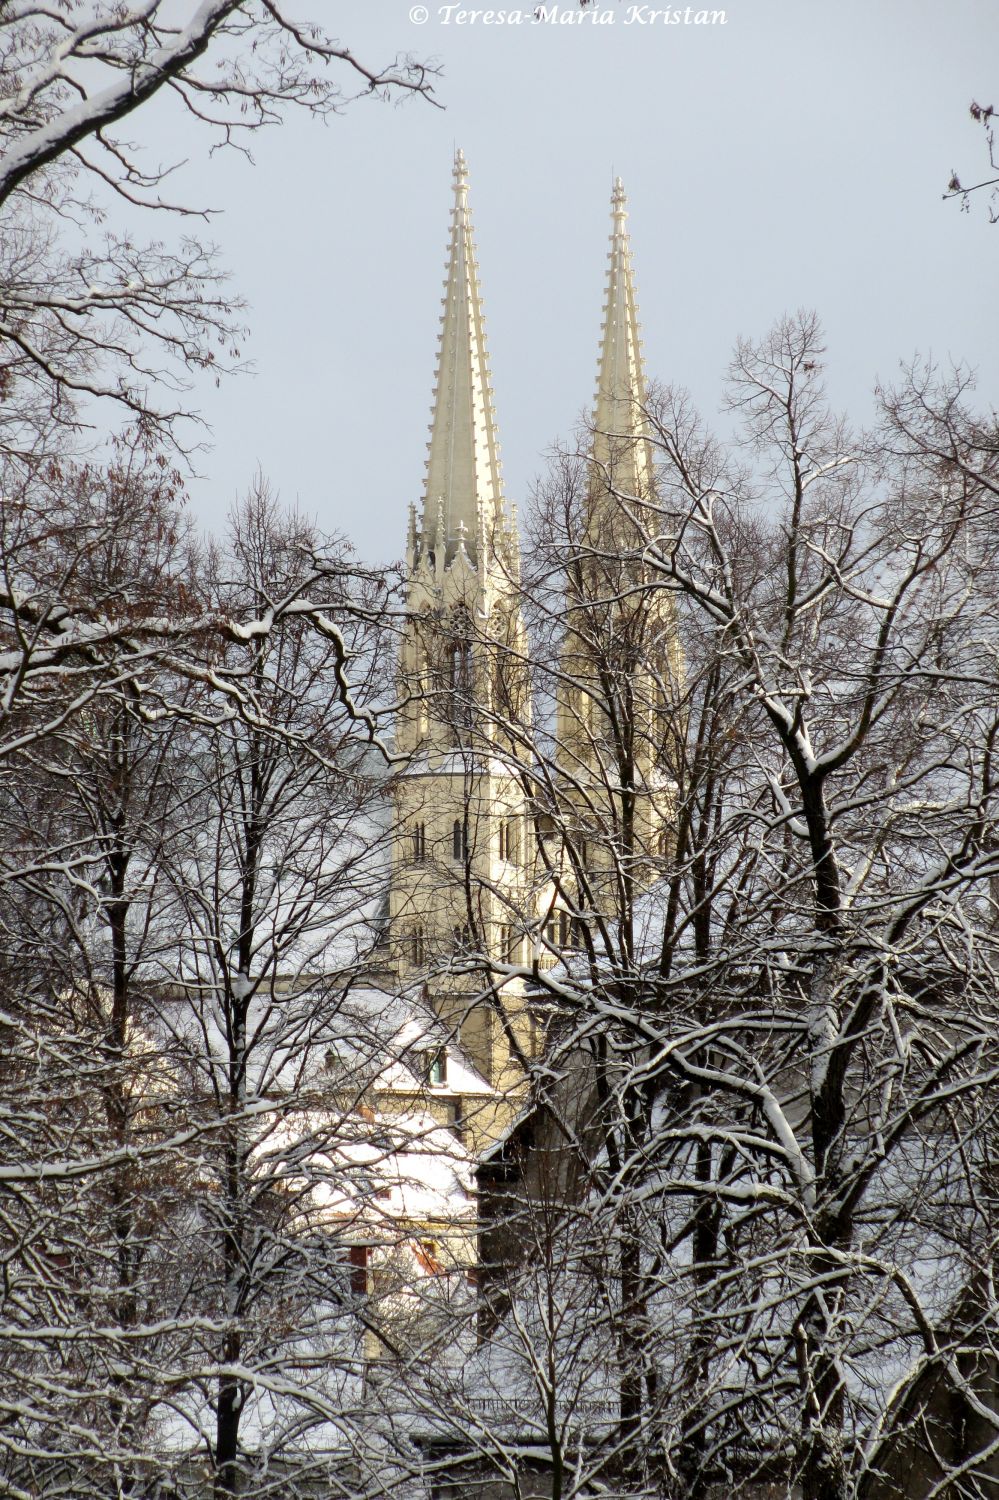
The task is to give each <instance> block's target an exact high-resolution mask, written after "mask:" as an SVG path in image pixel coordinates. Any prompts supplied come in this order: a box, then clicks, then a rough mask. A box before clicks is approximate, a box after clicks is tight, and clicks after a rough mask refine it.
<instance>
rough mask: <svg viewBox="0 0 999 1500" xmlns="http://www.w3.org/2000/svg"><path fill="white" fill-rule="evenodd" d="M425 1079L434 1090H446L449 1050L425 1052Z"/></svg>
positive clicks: (438, 1049)
mask: <svg viewBox="0 0 999 1500" xmlns="http://www.w3.org/2000/svg"><path fill="white" fill-rule="evenodd" d="M422 1060H423V1078H424V1082H425V1083H427V1084H429V1086H430V1087H431V1088H432V1089H440V1088H444V1086H445V1085H446V1083H447V1048H446V1047H435V1048H434V1049H433V1051H429V1052H424V1053H423V1054H422Z"/></svg>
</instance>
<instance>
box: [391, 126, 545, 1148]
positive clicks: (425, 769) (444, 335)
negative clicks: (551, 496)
mask: <svg viewBox="0 0 999 1500" xmlns="http://www.w3.org/2000/svg"><path fill="white" fill-rule="evenodd" d="M489 380H490V376H489V365H488V358H487V350H486V335H485V325H484V320H483V313H482V299H481V297H480V295H479V283H478V268H477V265H476V260H475V245H474V242H473V239H472V224H471V218H470V214H469V208H468V172H467V169H466V165H465V159H464V156H463V155H462V153H461V152H458V154H457V156H456V158H455V164H454V205H453V208H452V212H451V233H450V244H449V249H448V264H447V275H446V280H445V283H444V299H443V315H442V317H441V332H440V335H439V352H438V360H437V379H436V384H435V387H434V401H433V417H432V422H431V427H430V443H429V453H428V459H427V473H426V485H425V490H424V495H423V504H422V508H421V510H420V512H419V513H417V510H416V507H415V506H411V507H410V520H409V536H408V543H407V552H406V563H407V571H408V581H407V611H406V613H407V624H406V627H405V634H404V638H403V641H402V644H401V648H400V659H399V691H400V702H401V704H402V707H401V711H400V713H399V716H398V720H397V730H396V740H397V749H398V750H400V751H402V752H404V753H405V754H406V755H407V756H408V757H409V760H408V764H407V767H406V770H405V772H404V773H403V774H402V775H401V776H400V778H399V781H398V784H397V791H396V798H395V829H394V839H393V869H392V880H391V895H390V926H391V933H392V943H393V948H394V955H395V960H396V963H397V966H398V970H399V974H400V978H401V979H402V981H403V982H404V983H405V982H407V981H410V982H414V983H416V982H419V980H420V976H421V974H422V973H423V972H425V971H426V972H428V973H430V974H431V975H432V976H433V978H432V980H431V985H432V989H431V991H430V993H429V996H428V998H429V1000H430V1002H431V1003H432V1005H433V1006H434V1007H435V1009H436V1010H437V1012H438V1014H439V1015H440V1016H441V1017H442V1019H443V1020H444V1021H445V1022H446V1023H447V1024H448V1025H449V1026H451V1027H453V1028H454V1030H455V1032H456V1033H457V1034H458V1035H459V1036H460V1039H461V1041H462V1043H463V1045H464V1047H465V1048H466V1050H467V1052H468V1053H469V1055H470V1056H471V1058H472V1060H473V1061H474V1062H475V1064H476V1066H477V1067H478V1069H479V1070H480V1071H481V1072H482V1073H483V1075H484V1076H485V1078H486V1079H487V1080H488V1081H489V1083H490V1084H492V1085H493V1087H494V1088H495V1089H497V1090H498V1091H500V1093H501V1094H502V1095H503V1096H505V1097H506V1098H507V1100H508V1103H507V1104H506V1105H501V1106H497V1108H498V1109H499V1116H498V1117H497V1118H496V1119H495V1120H494V1121H493V1122H492V1123H491V1124H489V1123H488V1122H487V1121H486V1120H485V1119H482V1120H481V1122H480V1129H481V1130H482V1131H485V1132H486V1133H495V1131H497V1130H498V1129H501V1128H502V1126H503V1119H502V1116H503V1115H504V1114H509V1113H511V1112H512V1107H513V1101H514V1100H515V1098H516V1096H517V1095H518V1094H522V1092H523V1089H524V1087H525V1085H526V1071H525V1064H526V1061H527V1060H528V1059H529V1057H530V1056H531V1054H532V1052H533V1049H534V1045H535V1043H534V1034H533V1028H532V1025H531V1022H530V1019H529V1017H528V1014H527V1011H526V1008H525V1004H524V999H523V991H522V988H519V987H518V984H517V981H511V982H509V983H507V984H506V985H500V986H497V985H495V984H494V985H489V984H487V983H486V981H485V979H484V978H483V975H482V971H481V966H476V964H475V962H474V961H473V960H472V959H470V958H469V957H468V955H471V954H474V953H479V954H481V953H483V952H486V953H488V954H490V955H491V956H492V957H493V958H494V959H499V960H504V959H507V960H510V961H511V962H512V963H516V962H517V961H519V959H520V956H521V951H522V944H523V934H522V932H521V930H520V929H519V928H518V923H517V916H516V913H517V912H518V911H521V912H522V911H523V894H522V893H523V889H524V888H525V887H529V885H530V869H529V866H530V863H531V861H530V858H529V848H528V826H527V823H526V820H525V815H524V805H523V798H522V796H521V793H520V789H519V785H518V783H517V781H516V779H515V778H514V777H513V776H512V775H511V774H510V773H509V771H508V769H507V765H508V764H509V759H508V757H506V756H505V751H506V750H507V749H508V748H512V744H513V741H514V740H515V739H516V737H517V726H518V725H519V724H523V723H524V722H525V720H526V716H527V715H528V714H529V704H528V701H527V692H526V683H525V682H523V681H522V678H523V676H524V674H523V673H522V672H521V671H519V670H518V663H523V661H524V660H525V655H524V653H525V651H526V638H525V634H524V630H523V626H522V623H521V619H520V614H519V609H518V599H517V591H518V582H519V567H520V558H519V540H518V535H517V528H516V520H515V517H514V516H513V515H511V513H510V512H509V511H508V510H507V507H506V505H505V503H504V499H503V492H502V484H501V479H500V460H499V442H498V440H497V433H496V419H495V415H494V411H493V403H492V388H491V386H490V383H489Z"/></svg>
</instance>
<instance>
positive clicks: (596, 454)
mask: <svg viewBox="0 0 999 1500" xmlns="http://www.w3.org/2000/svg"><path fill="white" fill-rule="evenodd" d="M611 217H612V222H613V229H612V232H611V250H610V255H609V256H608V260H609V262H610V266H609V270H608V274H607V296H606V300H605V303H604V321H603V327H602V329H601V337H600V358H599V362H598V365H597V391H596V397H595V407H594V413H593V427H594V438H593V459H594V462H595V463H596V464H597V465H599V466H600V467H601V469H603V470H606V471H608V473H609V476H610V478H611V480H612V482H613V483H614V485H615V487H616V488H619V489H627V490H631V491H632V492H634V493H643V494H647V493H648V488H649V481H650V478H651V472H652V455H651V452H650V449H649V441H648V428H647V426H646V421H645V417H644V414H643V408H644V406H645V369H644V365H643V361H642V344H641V339H640V338H639V330H638V304H637V302H636V300H635V278H634V272H633V270H632V264H631V242H630V239H629V237H628V230H627V219H628V209H627V200H626V198H625V193H624V186H623V184H622V182H621V179H620V177H618V178H615V181H614V191H613V193H612V194H611Z"/></svg>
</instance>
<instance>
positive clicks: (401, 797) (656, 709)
mask: <svg viewBox="0 0 999 1500" xmlns="http://www.w3.org/2000/svg"><path fill="white" fill-rule="evenodd" d="M611 216H612V228H611V236H610V254H609V256H608V262H609V265H608V272H607V283H606V293H605V301H604V308H603V320H602V325H601V327H600V334H599V350H598V362H597V384H596V393H595V401H594V410H593V425H592V446H591V449H590V453H589V455H588V459H587V463H586V468H587V470H588V474H589V477H588V479H587V481H586V494H585V496H584V502H583V506H582V514H581V516H580V517H579V525H578V535H577V536H576V538H575V539H574V542H573V546H574V560H575V563H576V566H573V567H570V568H567V569H566V570H565V577H564V581H562V583H561V585H560V588H561V594H562V599H563V601H564V607H563V618H562V623H561V628H560V631H559V637H560V639H559V646H558V652H559V671H558V673H557V675H558V677H559V678H560V679H561V682H562V684H563V686H562V687H561V688H560V689H559V691H558V692H557V694H556V697H557V701H556V702H554V703H552V704H551V705H550V710H551V711H550V719H551V725H550V726H548V729H549V733H550V731H551V729H552V728H553V729H554V736H555V738H554V743H555V744H556V746H557V750H556V760H557V762H558V769H557V778H556V780H557V785H556V784H553V783H552V780H551V777H548V778H544V777H539V776H538V774H537V772H536V770H535V767H534V765H533V764H532V755H533V747H534V744H535V733H534V730H535V727H536V726H534V725H532V714H533V713H534V712H535V711H536V710H535V708H534V704H533V702H532V699H533V698H534V697H535V696H536V695H534V694H532V690H531V681H530V678H531V650H532V647H531V642H530V640H529V632H528V628H527V624H526V621H525V618H524V597H525V596H524V582H523V579H522V567H521V539H520V535H519V532H518V524H517V514H516V509H515V507H513V506H508V505H507V503H506V500H505V498H504V494H503V486H502V479H501V465H500V460H499V452H500V445H499V439H498V430H497V422H496V413H495V408H494V403H493V388H492V385H491V378H490V370H489V359H488V349H487V342H486V330H485V317H484V312H483V302H482V296H481V292H480V288H479V276H478V266H477V263H476V256H475V244H474V241H473V235H472V221H471V214H470V210H469V183H468V169H467V166H466V162H465V158H464V156H463V154H462V153H461V152H460V151H459V152H458V153H457V155H456V157H455V163H454V203H453V208H452V213H451V226H450V239H449V247H448V260H447V273H446V278H445V283H444V298H443V315H442V317H441V332H440V335H439V350H438V357H437V370H436V382H435V385H434V390H433V413H432V421H431V427H430V442H429V444H428V450H429V451H428V457H427V464H426V479H425V485H424V493H423V501H422V505H421V507H420V508H419V510H418V509H417V507H416V506H415V505H413V506H411V507H410V513H409V525H408V535H407V542H406V570H407V591H406V624H405V630H404V636H403V640H402V643H401V647H400V652H399V667H398V689H399V693H398V701H399V703H400V705H401V708H400V712H399V716H398V721H397V726H396V750H397V752H398V753H400V754H401V756H403V757H405V770H404V771H403V773H402V774H401V775H400V776H399V777H398V778H397V780H396V785H395V793H394V802H393V820H394V829H393V839H392V851H393V852H392V872H391V896H390V911H389V932H390V935H391V937H390V941H391V950H392V967H393V969H394V970H395V972H396V973H397V975H398V978H399V982H400V983H401V985H402V986H403V987H406V986H409V987H413V986H417V987H421V988H422V993H423V994H424V998H425V999H427V1000H429V1002H430V1005H431V1007H432V1009H433V1011H434V1012H435V1013H436V1014H437V1016H438V1017H439V1018H440V1020H441V1021H442V1022H443V1023H444V1025H445V1027H446V1028H447V1030H448V1032H449V1034H450V1035H451V1036H452V1037H453V1038H454V1039H455V1041H456V1042H459V1043H460V1046H461V1048H462V1049H463V1052H464V1054H465V1056H466V1057H467V1059H468V1061H469V1062H470V1063H471V1064H472V1065H473V1066H474V1069H475V1070H476V1071H477V1073H478V1074H479V1075H481V1077H482V1078H483V1079H484V1080H485V1081H486V1082H487V1083H488V1085H489V1087H490V1090H491V1093H490V1095H489V1100H490V1102H489V1104H488V1106H486V1105H484V1102H483V1097H482V1096H479V1097H478V1098H476V1099H475V1100H472V1099H467V1100H462V1099H459V1100H457V1101H455V1106H454V1107H455V1110H456V1112H457V1117H458V1118H459V1119H460V1120H461V1121H462V1122H463V1123H464V1126H465V1129H466V1132H467V1137H466V1138H467V1141H468V1144H469V1145H470V1147H471V1149H472V1150H473V1153H474V1154H475V1155H476V1156H479V1157H481V1156H482V1155H483V1154H484V1153H488V1152H489V1151H490V1150H492V1149H493V1148H494V1147H495V1146H496V1144H497V1142H499V1141H501V1140H502V1139H503V1138H504V1136H505V1135H506V1133H507V1132H508V1131H509V1130H510V1129H511V1127H512V1126H513V1125H514V1123H515V1122H516V1121H517V1120H518V1118H519V1117H520V1116H521V1115H522V1114H523V1111H524V1109H525V1106H526V1104H527V1096H528V1092H529V1081H530V1075H531V1065H532V1063H533V1062H534V1061H535V1060H536V1059H537V1058H538V1056H539V1053H540V1051H541V1049H542V1047H543V1043H544V1034H545V1016H544V1013H543V1012H544V1007H543V1006H539V1004H538V1001H537V987H536V986H533V985H532V983H531V980H532V976H535V977H536V976H537V974H538V973H539V971H541V970H544V969H550V968H551V967H553V966H555V965H557V964H558V963H559V962H560V959H561V955H562V953H563V951H564V950H565V949H567V948H569V947H571V946H572V943H573V938H574V934H575V933H576V931H577V930H578V927H579V920H578V919H579V913H580V911H581V910H582V909H584V908H586V909H589V908H591V907H593V906H594V905H597V904H599V902H600V892H601V887H602V885H605V884H606V883H607V882H610V881H613V880H614V879H615V878H616V877H617V876H618V875H619V874H620V861H619V860H616V861H611V860H610V859H609V857H608V853H607V850H608V845H609V843H612V842H613V841H612V840H610V839H609V836H608V830H609V828H610V827H611V826H612V825H613V827H614V828H615V829H618V827H619V825H621V826H620V828H619V840H618V842H619V843H620V845H621V847H623V848H624V849H625V852H626V854H627V860H628V878H629V879H631V880H637V881H638V882H641V880H642V879H643V878H644V879H648V878H649V873H650V866H649V863H648V861H649V860H650V859H654V858H655V857H661V856H662V855H664V854H665V852H666V845H667V841H668V827H669V786H668V783H667V782H666V780H665V779H664V778H663V777H662V776H661V775H659V773H658V771H657V766H656V760H657V748H656V747H657V715H658V714H659V713H661V711H662V700H663V691H664V679H668V677H669V676H670V674H671V673H675V672H676V671H678V670H679V663H678V658H677V652H676V645H675V632H674V630H673V622H672V619H671V617H670V616H669V615H668V613H667V611H666V609H665V607H664V606H662V605H654V606H653V608H655V609H657V610H658V617H657V618H656V620H655V621H654V622H650V620H649V618H648V614H649V606H648V603H647V601H646V600H645V594H646V593H647V591H640V590H638V589H634V590H633V593H634V594H635V595H636V596H638V597H640V598H641V599H642V601H643V602H642V605H641V610H640V611H636V610H635V609H632V608H631V607H630V605H629V602H628V588H627V587H622V583H624V584H626V585H627V584H634V583H635V582H636V581H639V582H640V580H636V564H635V563H634V561H633V560H627V559H628V543H629V538H628V536H627V535H626V534H625V532H626V530H627V521H626V520H625V522H624V523H623V524H622V520H621V514H622V509H623V507H622V504H621V501H622V497H623V498H624V499H625V501H626V502H627V504H633V505H634V504H637V505H641V504H642V503H643V502H647V501H650V500H651V499H652V497H653V462H652V452H651V445H650V441H649V436H648V432H647V429H646V419H645V415H644V405H645V399H646V391H645V377H644V371H643V363H642V354H641V342H640V338H639V323H638V308H637V303H636V296H635V281H634V274H633V269H632V257H631V247H630V243H629V236H628V231H627V208H626V201H625V194H624V189H623V187H622V184H621V181H620V179H617V181H616V182H615V185H614V189H613V195H612V202H611ZM625 514H626V512H625ZM609 544H610V545H609ZM621 557H624V558H625V559H626V561H625V562H624V564H623V566H624V568H625V570H626V575H627V576H626V577H623V578H622V577H611V576H610V573H609V570H611V571H613V569H615V568H618V569H619V568H620V567H621V566H622V564H621V562H620V558H621ZM610 598H616V600H617V602H615V603H614V604H613V605H608V604H607V602H606V601H607V600H608V599H610ZM595 610H596V611H599V612H600V615H601V622H600V623H601V628H603V627H605V626H606V622H607V618H608V616H609V614H613V617H614V622H615V628H616V630H617V633H618V635H619V636H620V637H621V638H622V639H623V640H625V642H626V644H627V647H628V650H629V651H630V655H628V654H627V653H625V655H624V656H623V657H622V661H620V662H615V663H613V664H611V665H612V667H613V669H614V670H616V671H617V672H618V675H622V673H623V675H624V676H626V677H627V679H628V683H627V688H628V692H629V694H630V695H631V701H630V710H629V712H630V718H631V719H632V721H633V723H632V725H631V726H628V727H629V729H630V730H631V731H633V732H631V733H630V737H629V741H628V744H627V746H626V747H625V751H626V754H625V759H626V760H630V762H631V763H630V764H624V763H622V760H621V747H620V746H619V745H618V746H615V744H614V743H613V739H614V737H613V735H611V734H610V733H609V732H608V728H609V726H608V724H606V723H603V722H602V720H603V719H605V718H608V717H609V716H608V714H607V711H606V709H605V708H602V707H601V705H602V704H604V703H606V700H607V695H606V694H604V693H603V692H602V691H601V688H602V683H601V674H602V673H606V672H607V671H608V663H607V661H606V660H601V659H600V657H599V654H598V653H597V652H595V651H594V649H593V636H594V629H593V626H594V614H593V612H594V611H595ZM639 612H640V614H641V618H637V619H636V618H635V616H636V614H637V613H639ZM650 624H654V627H655V628H654V630H653V631H651V635H650ZM650 640H651V644H652V650H651V652H650V650H649V646H650ZM650 657H651V660H652V665H651V667H650V665H649V658H650ZM657 658H658V660H657ZM658 739H659V740H660V741H661V735H659V736H658ZM636 761H637V762H638V764H637V765H636V764H635V762H636ZM625 782H627V783H628V784H629V785H630V786H631V787H633V788H637V789H638V790H637V792H636V794H635V795H633V796H631V797H630V798H625V799H624V802H625V803H626V807H625V814H624V816H623V817H622V811H621V803H622V796H621V793H622V786H623V785H624V783H625ZM542 783H545V784H542ZM625 824H627V826H623V825H625ZM612 863H613V864H614V868H611V865H612Z"/></svg>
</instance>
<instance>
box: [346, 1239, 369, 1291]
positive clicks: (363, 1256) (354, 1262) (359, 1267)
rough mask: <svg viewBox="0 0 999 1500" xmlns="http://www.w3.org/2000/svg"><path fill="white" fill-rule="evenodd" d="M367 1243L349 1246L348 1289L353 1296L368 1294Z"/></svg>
mask: <svg viewBox="0 0 999 1500" xmlns="http://www.w3.org/2000/svg"><path fill="white" fill-rule="evenodd" d="M369 1248H370V1247H369V1246H368V1245H351V1247H350V1289H351V1291H352V1292H353V1293H354V1296H355V1297H366V1296H367V1295H368V1251H369Z"/></svg>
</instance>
